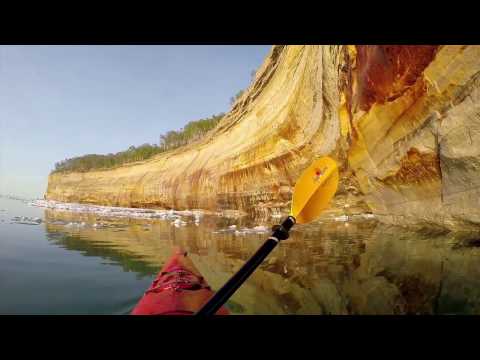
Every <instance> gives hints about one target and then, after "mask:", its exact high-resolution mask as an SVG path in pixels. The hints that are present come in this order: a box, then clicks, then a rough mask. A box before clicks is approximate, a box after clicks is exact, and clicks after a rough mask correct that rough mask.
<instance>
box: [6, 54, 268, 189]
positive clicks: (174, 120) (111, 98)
mask: <svg viewBox="0 0 480 360" xmlns="http://www.w3.org/2000/svg"><path fill="white" fill-rule="evenodd" d="M269 50H270V46H203V45H202V46H200V45H199V46H0V193H4V194H6V193H13V194H18V195H22V196H30V197H41V196H43V193H44V191H45V189H46V185H47V176H48V173H49V172H50V170H51V169H53V167H54V164H55V162H57V161H59V160H62V159H65V158H69V157H73V156H78V155H83V154H86V153H90V154H91V153H98V154H104V153H110V152H117V151H121V150H125V149H127V148H128V147H129V146H130V145H141V144H143V143H145V142H148V143H158V140H159V135H160V134H162V133H165V132H167V131H168V130H173V129H179V128H181V127H183V126H184V125H185V124H186V123H187V122H189V121H191V120H197V119H199V118H203V117H207V116H210V115H213V114H217V113H220V112H227V111H228V110H229V108H230V105H229V99H230V97H231V96H233V95H234V94H235V93H237V91H239V90H240V89H243V88H245V87H247V86H248V85H249V83H250V80H251V78H250V73H251V71H252V70H254V69H257V68H258V67H259V66H260V65H261V63H262V62H263V59H264V58H265V56H266V55H267V53H268V51H269Z"/></svg>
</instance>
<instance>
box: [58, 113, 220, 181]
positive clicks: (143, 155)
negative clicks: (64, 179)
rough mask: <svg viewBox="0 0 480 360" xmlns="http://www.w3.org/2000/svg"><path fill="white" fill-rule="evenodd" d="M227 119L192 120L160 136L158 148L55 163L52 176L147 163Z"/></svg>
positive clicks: (150, 146)
mask: <svg viewBox="0 0 480 360" xmlns="http://www.w3.org/2000/svg"><path fill="white" fill-rule="evenodd" d="M224 116H225V114H224V113H220V114H218V115H213V116H211V117H209V118H205V119H200V120H196V121H190V122H189V123H188V124H187V125H185V127H184V128H182V129H180V130H178V131H175V130H172V131H169V132H167V133H166V134H163V135H160V141H159V144H158V145H157V144H148V143H145V144H143V145H140V146H137V147H135V146H130V147H129V148H128V150H125V151H120V152H117V153H115V154H112V153H111V154H107V155H99V154H88V155H83V156H77V157H73V158H70V159H65V160H62V161H59V162H57V163H55V169H54V170H53V171H52V173H56V172H69V171H76V172H85V171H90V170H95V169H108V168H112V167H116V166H119V165H123V164H127V163H131V162H135V161H141V160H146V159H148V158H151V157H152V156H154V155H156V154H160V153H162V152H165V151H168V150H172V149H175V148H178V147H180V146H183V145H187V144H189V143H191V142H193V141H196V140H198V139H200V138H202V137H203V136H205V134H206V133H207V132H208V131H210V130H211V129H213V128H214V127H215V126H216V125H217V124H218V122H219V121H220V120H221V119H222V118H223V117H224Z"/></svg>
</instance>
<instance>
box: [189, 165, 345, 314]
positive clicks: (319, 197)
mask: <svg viewBox="0 0 480 360" xmlns="http://www.w3.org/2000/svg"><path fill="white" fill-rule="evenodd" d="M337 186H338V167H337V164H336V162H335V161H334V160H332V159H331V158H329V157H323V158H321V159H318V160H316V161H315V162H314V163H313V164H311V165H310V166H309V167H308V168H307V169H306V170H305V171H304V172H303V173H302V175H301V176H300V178H299V179H298V181H297V183H296V184H295V188H294V190H293V197H292V208H291V211H290V215H289V216H288V217H287V218H286V219H285V221H283V223H282V224H281V225H275V226H274V227H273V229H272V230H273V234H272V236H270V237H269V238H268V240H267V241H265V243H264V244H263V245H262V246H261V247H260V249H258V250H257V252H256V253H255V254H254V255H253V256H252V257H251V258H250V260H248V261H247V262H246V263H245V265H243V266H242V268H241V269H240V270H239V271H238V272H237V273H236V274H235V275H233V276H232V277H231V278H230V280H228V282H227V283H226V284H225V285H224V286H223V287H222V288H221V289H220V290H218V291H217V292H216V293H215V295H213V296H212V298H211V299H210V300H209V301H208V302H207V303H206V304H205V305H204V306H203V307H202V308H201V309H200V310H199V311H198V312H197V313H196V315H199V316H210V315H213V314H215V313H216V312H217V311H218V309H220V307H221V306H222V305H223V304H225V302H226V301H227V300H228V299H229V298H230V297H231V296H232V295H233V294H234V293H235V291H237V289H238V288H239V287H240V286H241V285H242V284H243V283H244V282H245V280H247V279H248V277H249V276H250V275H251V274H252V273H253V272H254V271H255V269H256V268H257V267H258V266H259V265H260V264H261V263H262V261H263V260H264V259H265V258H266V257H267V255H268V254H269V253H270V252H271V251H272V250H273V249H274V248H275V246H277V244H278V243H279V242H280V241H281V240H285V239H288V236H289V234H288V232H289V231H290V229H291V228H292V226H293V225H295V223H298V224H306V223H308V222H310V221H312V220H314V219H315V218H317V217H318V216H319V215H320V213H321V212H322V211H323V210H324V209H325V208H326V207H327V206H328V203H329V202H330V200H331V199H332V197H333V195H335V192H336V191H337Z"/></svg>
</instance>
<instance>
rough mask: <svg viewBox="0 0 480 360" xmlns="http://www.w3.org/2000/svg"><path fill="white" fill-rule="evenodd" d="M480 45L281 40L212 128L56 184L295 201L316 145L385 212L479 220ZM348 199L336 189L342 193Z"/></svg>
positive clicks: (346, 190)
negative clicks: (142, 157) (172, 146)
mask: <svg viewBox="0 0 480 360" xmlns="http://www.w3.org/2000/svg"><path fill="white" fill-rule="evenodd" d="M479 71H480V46H274V47H273V48H272V49H271V51H270V54H269V55H268V56H267V58H266V60H265V62H264V64H263V65H262V66H261V68H260V69H259V70H258V71H257V74H256V78H255V81H254V82H253V83H252V85H251V86H250V88H249V89H247V91H245V93H244V94H243V96H242V97H241V98H240V99H238V101H237V102H236V103H235V104H234V106H233V108H232V110H231V111H230V112H229V113H228V114H227V116H226V117H225V118H224V119H223V120H222V122H221V123H220V125H219V126H218V127H217V128H216V129H214V130H213V131H212V132H211V133H210V134H209V135H208V136H207V137H206V138H204V139H202V140H201V141H199V142H197V143H194V144H190V145H189V146H186V147H183V148H179V149H176V150H173V151H170V152H168V153H164V154H160V155H158V156H156V157H154V158H152V159H150V160H148V161H145V162H141V163H135V164H130V165H128V166H122V167H119V168H116V169H111V170H105V171H92V172H88V173H68V174H52V175H50V177H49V183H48V189H47V193H46V197H47V198H48V199H55V200H60V201H72V202H89V203H97V204H106V205H119V206H131V207H166V208H176V209H184V208H190V209H191V208H204V209H209V210H224V209H240V210H245V211H247V212H248V211H256V212H262V210H269V211H270V210H282V211H284V210H286V209H287V208H288V206H289V201H290V197H291V190H292V186H293V184H294V183H295V181H296V179H297V177H298V176H299V174H300V173H301V171H302V170H303V169H304V168H305V167H306V166H308V164H309V163H310V162H311V161H312V160H313V159H314V158H316V157H319V156H323V155H330V156H332V157H334V158H335V159H336V160H337V161H338V162H339V163H340V164H341V170H342V175H343V176H342V186H341V187H340V191H339V199H342V202H345V201H347V202H355V203H357V204H364V206H365V208H368V209H370V210H371V211H373V212H374V213H376V214H377V215H378V216H379V218H380V219H381V220H383V221H385V222H393V223H398V224H418V223H422V224H425V223H426V224H440V225H442V226H447V227H450V228H455V227H458V226H462V227H465V226H477V224H480V210H479V206H478V201H479V200H478V198H479V197H478V195H479V194H480V188H479V186H480V177H479V176H478V175H479V168H480V147H479V146H478V145H477V143H478V141H479V140H480V117H479V107H480V105H479V102H478V100H479V97H480V95H479V94H480V92H479V91H480V90H479V80H478V77H479V76H478V74H479ZM338 203H339V202H338V201H337V204H338Z"/></svg>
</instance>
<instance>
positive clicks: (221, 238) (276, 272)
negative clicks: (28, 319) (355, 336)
mask: <svg viewBox="0 0 480 360" xmlns="http://www.w3.org/2000/svg"><path fill="white" fill-rule="evenodd" d="M15 216H29V217H40V218H42V219H43V220H44V222H43V223H42V224H40V225H22V224H16V223H12V221H11V220H12V218H13V217H15ZM185 220H188V218H186V219H185ZM72 222H73V223H81V222H84V223H85V225H84V226H76V225H73V226H71V225H70V226H69V225H68V223H72ZM96 223H103V224H104V227H101V228H95V227H93V224H96ZM274 223H275V221H273V220H272V221H269V222H263V223H261V222H259V221H256V222H255V221H253V220H251V219H246V218H244V219H240V220H238V219H236V220H234V219H227V218H220V217H213V216H205V217H204V218H202V221H201V222H200V224H199V225H198V226H197V225H195V224H194V223H193V222H192V220H191V219H190V220H189V223H188V225H186V226H183V227H178V228H177V227H175V226H172V225H171V224H170V221H163V220H153V221H152V220H138V219H137V220H133V219H130V220H129V219H113V218H105V217H99V216H98V215H93V214H78V213H77V214H75V213H69V212H58V211H52V210H45V209H41V208H35V207H29V206H27V205H26V204H24V203H23V202H21V201H16V200H8V199H3V198H0V294H1V296H0V314H128V313H129V312H130V311H131V310H132V308H133V307H134V305H135V304H136V302H137V301H138V300H139V298H140V297H141V296H142V294H143V292H144V291H145V289H146V288H147V287H148V286H149V285H150V283H151V281H152V280H153V279H154V276H155V275H156V273H157V272H158V271H159V269H160V267H161V266H162V265H163V263H164V262H165V261H166V260H167V258H168V257H169V256H170V252H171V249H172V246H174V245H180V246H182V247H184V248H185V249H186V250H187V251H189V253H190V256H191V258H192V259H193V261H194V263H195V265H196V266H197V268H198V269H199V270H200V271H201V272H202V274H203V275H204V276H205V277H206V278H207V280H208V282H209V283H210V285H211V286H212V287H213V288H214V289H218V288H219V287H220V286H221V285H222V284H223V283H224V282H225V281H227V280H228V278H229V277H230V276H231V275H232V274H233V273H234V272H235V271H236V270H237V269H239V268H240V266H241V265H242V264H243V263H244V262H245V260H247V259H248V258H249V256H250V255H251V254H252V253H253V252H254V251H255V250H256V249H257V248H258V246H259V245H260V244H261V243H262V242H263V241H264V240H265V238H266V235H265V234H249V235H235V234H234V233H233V232H218V230H222V229H226V228H227V227H228V226H230V225H232V224H236V225H237V226H239V227H243V226H248V227H253V226H256V225H266V226H269V227H270V226H271V225H273V224H274ZM479 260H480V237H479V236H475V235H472V234H459V233H456V234H452V233H450V234H440V233H428V232H424V233H418V232H412V231H408V230H406V229H402V228H399V227H391V226H386V225H381V224H378V223H377V222H376V221H373V220H365V219H357V220H354V221H351V222H348V223H343V222H332V221H326V222H323V223H318V224H315V225H308V226H297V227H296V228H294V231H293V232H292V233H291V238H290V239H289V240H288V241H285V242H283V243H282V244H281V246H279V247H278V248H277V249H275V250H274V252H273V253H272V254H271V255H270V256H269V257H268V258H267V260H266V261H265V263H264V264H262V265H261V267H260V268H259V269H258V270H257V271H256V272H255V273H254V274H253V275H252V277H251V278H250V279H249V280H248V281H247V282H246V283H245V284H244V285H243V286H242V287H241V288H240V289H239V290H238V291H237V293H236V294H235V295H234V296H233V297H232V299H231V300H230V301H229V302H228V303H227V306H228V307H229V308H230V310H231V311H232V312H233V313H234V314H437V313H438V314H440V313H447V314H478V313H480V266H479Z"/></svg>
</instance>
